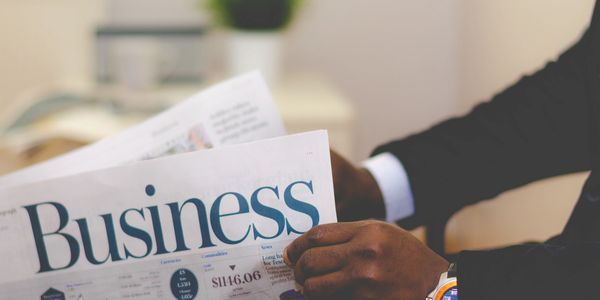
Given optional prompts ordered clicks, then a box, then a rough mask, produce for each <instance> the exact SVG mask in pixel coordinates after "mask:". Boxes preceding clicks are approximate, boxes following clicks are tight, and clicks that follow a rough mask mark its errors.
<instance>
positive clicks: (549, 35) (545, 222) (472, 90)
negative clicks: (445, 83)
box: [447, 0, 595, 251]
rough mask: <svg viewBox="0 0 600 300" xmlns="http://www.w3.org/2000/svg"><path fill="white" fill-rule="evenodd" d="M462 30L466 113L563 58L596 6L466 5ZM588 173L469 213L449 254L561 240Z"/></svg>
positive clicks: (524, 0)
mask: <svg viewBox="0 0 600 300" xmlns="http://www.w3.org/2000/svg"><path fill="white" fill-rule="evenodd" d="M459 2H460V9H459V10H460V12H461V16H460V22H459V23H458V26H459V27H458V28H459V29H458V32H459V40H460V50H459V53H460V68H459V73H458V76H459V78H460V80H458V84H459V87H458V98H459V99H460V107H461V110H463V111H464V110H467V109H469V108H470V107H472V106H473V105H474V104H475V103H477V102H480V101H482V100H485V99H489V98H490V97H491V96H492V95H493V94H494V93H496V92H498V91H500V90H501V89H503V88H504V87H506V86H507V85H509V84H510V83H512V82H514V81H515V80H517V79H518V78H519V77H520V76H522V75H523V74H525V73H531V72H533V71H535V70H537V69H539V68H541V67H542V66H543V65H544V64H545V63H546V62H547V61H549V60H552V59H555V58H556V57H557V56H558V55H559V53H561V52H562V51H563V50H565V49H567V48H568V47H569V46H570V45H571V44H573V43H574V42H575V41H576V40H577V39H578V38H579V36H580V35H581V33H582V32H583V30H584V29H585V28H586V27H587V25H588V24H589V21H590V18H591V14H592V10H593V5H594V2H595V1H594V0H579V1H568V0H510V1H477V0H461V1H459ZM584 179H585V174H578V175H571V176H564V177H560V178H553V179H549V180H546V181H542V182H538V183H535V184H532V185H529V186H526V187H524V188H521V189H517V190H514V191H510V192H507V193H505V194H503V195H501V196H500V197H498V199H496V200H495V201H491V202H487V203H484V204H480V205H477V206H475V207H471V208H467V209H465V210H463V211H461V212H460V213H459V214H458V215H457V216H455V217H454V219H453V220H452V222H451V223H450V225H449V227H448V231H447V235H448V238H449V245H448V248H449V250H451V251H458V250H460V249H465V248H482V247H492V246H498V245H503V244H511V243H518V242H523V241H531V240H541V239H545V238H548V237H550V236H553V235H556V234H558V233H559V232H560V231H561V230H562V228H563V226H564V225H565V223H566V221H567V219H568V217H569V215H570V212H571V210H572V208H573V206H574V204H575V201H576V200H577V197H578V196H579V192H580V189H581V186H582V183H583V181H584Z"/></svg>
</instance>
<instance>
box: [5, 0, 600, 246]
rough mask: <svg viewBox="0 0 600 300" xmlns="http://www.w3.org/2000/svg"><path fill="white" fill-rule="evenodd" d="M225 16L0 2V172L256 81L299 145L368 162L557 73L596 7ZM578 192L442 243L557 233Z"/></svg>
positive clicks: (567, 185) (571, 186) (479, 216)
mask: <svg viewBox="0 0 600 300" xmlns="http://www.w3.org/2000/svg"><path fill="white" fill-rule="evenodd" d="M208 2H212V3H208ZM219 2H220V3H219ZM226 2H228V3H236V1H225V0H213V1H211V0H206V1H204V2H203V1H193V0H86V1H79V0H53V1H43V0H1V1H0V6H1V9H0V133H1V134H2V135H1V136H0V153H1V154H0V155H1V156H0V172H1V173H6V172H9V171H11V170H14V169H16V168H19V167H22V166H25V165H28V164H31V163H34V162H36V161H39V160H43V159H46V158H48V157H52V156H54V155H57V154H59V153H62V152H64V151H67V150H69V149H73V148H76V147H79V146H81V145H84V144H86V143H90V142H93V141H95V140H98V139H100V138H102V137H105V136H107V135H110V134H113V133H115V132H117V131H119V130H122V129H123V128H126V127H128V126H131V125H133V124H135V123H137V122H139V121H141V120H143V119H144V118H146V117H148V116H150V115H152V114H154V113H156V112H158V111H160V110H161V109H164V108H165V107H168V106H169V105H173V104H174V103H176V102H177V101H179V100H183V99H184V98H185V97H187V96H190V95H192V94H193V93H194V92H196V91H198V90H200V89H202V88H203V87H205V86H207V85H208V84H210V83H214V82H217V81H219V80H222V79H225V78H227V77H229V76H232V75H234V74H237V73H241V72H244V71H247V70H250V69H253V68H260V69H261V70H262V71H263V74H264V75H265V77H266V78H267V80H268V82H269V84H270V85H271V87H272V89H273V90H274V94H275V98H276V100H277V102H278V105H279V107H280V110H281V111H282V115H283V117H284V120H285V122H286V124H287V125H288V129H289V130H290V131H292V132H293V131H301V130H307V129H314V128H327V129H329V130H330V132H331V135H332V145H333V147H336V148H337V149H338V150H339V151H340V152H342V153H343V154H344V155H346V156H347V157H349V158H350V159H351V160H353V161H355V162H360V161H361V160H363V159H365V158H366V157H367V156H368V154H369V153H370V151H371V150H372V149H373V148H374V147H375V146H377V145H378V144H381V143H383V142H386V141H388V140H391V139H395V138H399V137H403V136H406V135H407V134H410V133H413V132H416V131H418V130H422V129H425V128H427V127H428V126H431V125H432V124H434V123H436V122H438V121H440V120H443V119H444V118H447V117H449V116H455V115H460V114H463V113H465V112H467V111H468V110H469V109H470V108H471V107H472V106H473V105H474V104H475V103H478V102H480V101H484V100H487V99H489V98H490V97H491V96H492V95H493V94H494V93H496V92H498V91H500V90H501V89H502V88H504V87H506V86H507V85H509V84H511V83H512V82H514V81H516V80H517V79H518V78H519V77H520V76H522V75H524V74H527V73H531V72H533V71H535V70H537V69H539V68H540V67H542V66H543V65H544V64H545V63H546V62H547V61H549V60H552V59H554V58H556V57H557V55H558V54H560V53H561V52H562V51H563V50H565V49H566V48H567V47H568V46H569V45H571V44H572V43H573V42H575V41H576V40H577V39H578V38H579V36H580V35H581V33H582V31H583V30H584V29H585V27H586V26H587V25H588V23H589V20H590V17H591V13H592V9H593V4H594V1H593V0H579V1H567V0H504V1H476V0H454V1H432V0H421V1H398V0H377V1H365V0H327V1H316V0H299V1H283V2H290V3H292V4H293V5H295V6H293V7H286V8H285V10H282V11H280V12H279V13H280V15H277V16H279V18H273V19H269V20H270V21H272V22H271V23H268V22H267V23H264V24H262V23H258V24H257V23H252V22H249V23H248V22H246V21H247V20H248V19H246V18H245V17H244V16H243V15H241V16H240V15H236V14H233V15H231V14H230V15H227V14H226V13H225V12H227V11H229V12H231V11H236V10H235V9H233V10H231V8H228V7H222V6H221V5H224V3H226ZM239 2H240V1H237V3H239ZM242 2H243V1H242ZM267 2H268V1H267ZM232 5H233V4H232ZM227 9H230V10H227ZM584 176H585V175H584V174H578V175H571V176H565V177H561V178H554V179H550V180H547V181H544V182H539V183H535V184H532V185H529V186H527V187H524V188H521V189H519V190H515V191H510V192H507V193H505V194H503V195H501V196H500V197H499V198H500V199H499V200H500V201H494V202H487V203H483V204H480V205H477V206H474V207H470V208H467V209H465V210H463V211H461V212H460V213H459V214H458V215H457V216H455V217H454V218H453V219H452V220H451V222H450V224H449V226H448V228H447V237H448V245H447V248H448V250H450V251H457V250H460V249H467V248H481V247H491V246H499V245H504V244H508V243H514V242H522V241H527V240H541V239H545V238H547V237H549V236H551V235H553V234H556V233H558V232H559V231H560V230H561V228H562V226H563V225H564V223H565V221H566V219H567V217H568V215H569V212H570V211H571V208H572V207H573V205H574V203H575V200H576V197H577V194H578V192H579V188H580V185H581V184H582V182H583V179H584ZM540 203H543V204H544V205H541V204H540ZM539 207H546V208H547V209H545V210H540V209H539Z"/></svg>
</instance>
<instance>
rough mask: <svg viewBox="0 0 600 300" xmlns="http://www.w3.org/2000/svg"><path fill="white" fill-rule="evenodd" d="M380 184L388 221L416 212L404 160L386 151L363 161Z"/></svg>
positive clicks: (397, 219)
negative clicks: (401, 160)
mask: <svg viewBox="0 0 600 300" xmlns="http://www.w3.org/2000/svg"><path fill="white" fill-rule="evenodd" d="M363 166H364V167H365V168H366V169H367V170H369V172H371V174H372V175H373V177H374V178H375V181H377V184H378V185H379V189H380V190H381V194H382V195H383V202H384V203H385V212H386V217H385V219H386V221H388V222H396V221H399V220H402V219H404V218H407V217H410V216H412V215H414V213H415V203H414V197H413V194H412V191H411V189H410V183H409V181H408V176H407V174H406V170H404V166H403V165H402V162H400V160H399V159H398V158H396V156H394V155H393V154H391V153H389V152H386V153H382V154H379V155H377V156H374V157H372V158H370V159H368V160H366V161H364V162H363Z"/></svg>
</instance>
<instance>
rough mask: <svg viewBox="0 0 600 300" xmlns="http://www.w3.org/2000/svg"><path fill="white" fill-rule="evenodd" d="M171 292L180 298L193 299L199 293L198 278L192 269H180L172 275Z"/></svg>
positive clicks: (181, 299)
mask: <svg viewBox="0 0 600 300" xmlns="http://www.w3.org/2000/svg"><path fill="white" fill-rule="evenodd" d="M171 292H172V293H173V296H175V298H177V299H178V300H192V299H194V298H196V295H198V280H197V279H196V276H194V273H192V271H190V270H187V269H179V270H177V271H176V272H175V274H173V276H172V277H171Z"/></svg>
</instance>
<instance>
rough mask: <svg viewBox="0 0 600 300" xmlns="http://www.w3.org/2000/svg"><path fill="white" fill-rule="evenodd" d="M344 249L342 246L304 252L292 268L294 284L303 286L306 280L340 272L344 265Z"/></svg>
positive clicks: (318, 248) (345, 251)
mask: <svg viewBox="0 0 600 300" xmlns="http://www.w3.org/2000/svg"><path fill="white" fill-rule="evenodd" d="M346 248H347V247H346V246H345V245H343V244H342V245H335V246H326V247H317V248H312V249H308V250H306V251H305V252H304V254H302V256H301V257H300V259H298V262H297V263H296V267H295V268H294V277H295V279H296V282H298V283H299V284H300V285H303V284H304V281H305V280H306V279H307V278H310V277H315V276H320V275H324V274H328V273H334V272H336V271H338V270H341V269H342V268H343V267H344V266H345V264H346V257H347V255H346V253H347V252H348V251H347V250H346Z"/></svg>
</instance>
